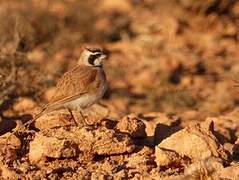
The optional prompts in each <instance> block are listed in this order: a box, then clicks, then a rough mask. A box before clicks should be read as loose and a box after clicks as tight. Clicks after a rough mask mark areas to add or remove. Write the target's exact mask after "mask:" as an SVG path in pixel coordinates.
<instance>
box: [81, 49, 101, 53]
mask: <svg viewBox="0 0 239 180" xmlns="http://www.w3.org/2000/svg"><path fill="white" fill-rule="evenodd" d="M85 49H87V50H88V51H90V52H92V53H97V52H99V53H102V50H101V49H99V48H85Z"/></svg>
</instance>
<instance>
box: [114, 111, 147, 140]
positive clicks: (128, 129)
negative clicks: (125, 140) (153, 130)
mask: <svg viewBox="0 0 239 180" xmlns="http://www.w3.org/2000/svg"><path fill="white" fill-rule="evenodd" d="M116 128H117V129H118V130H119V131H121V132H124V133H128V134H129V135H130V136H131V137H132V138H145V137H146V132H145V128H146V126H145V124H144V123H143V121H142V120H141V119H139V118H138V117H137V115H136V114H130V115H127V116H125V117H124V118H122V119H121V120H120V121H119V123H118V124H117V126H116Z"/></svg>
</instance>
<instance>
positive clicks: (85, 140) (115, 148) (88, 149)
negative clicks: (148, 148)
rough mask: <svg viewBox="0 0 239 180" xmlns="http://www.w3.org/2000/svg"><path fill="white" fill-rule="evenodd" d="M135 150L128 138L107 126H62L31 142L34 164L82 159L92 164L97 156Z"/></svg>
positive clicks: (41, 133)
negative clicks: (60, 159)
mask: <svg viewBox="0 0 239 180" xmlns="http://www.w3.org/2000/svg"><path fill="white" fill-rule="evenodd" d="M134 148H135V146H134V145H133V144H132V142H131V140H130V138H129V137H128V136H127V135H125V134H122V133H116V132H115V131H113V130H109V129H106V128H105V127H100V128H99V129H91V128H88V127H83V128H80V127H68V128H63V127H62V128H58V129H51V131H48V130H43V131H40V132H38V133H37V134H36V137H35V139H34V140H33V141H32V142H31V143H30V152H29V159H30V161H31V162H32V163H37V162H40V161H44V160H45V159H46V157H50V158H63V157H65V158H71V157H79V158H80V160H81V161H88V160H90V159H92V158H93V157H95V155H113V154H123V153H126V152H128V153H130V152H132V151H133V150H134Z"/></svg>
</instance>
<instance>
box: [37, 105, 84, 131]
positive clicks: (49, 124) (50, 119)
mask: <svg viewBox="0 0 239 180" xmlns="http://www.w3.org/2000/svg"><path fill="white" fill-rule="evenodd" d="M73 114H74V118H75V119H76V120H77V123H78V121H82V120H80V117H79V116H80V115H79V113H75V112H74V113H73ZM69 125H75V122H74V120H73V118H72V116H71V114H70V113H69V111H67V110H65V109H63V110H58V111H53V112H50V113H47V114H43V115H42V116H40V117H39V118H37V119H36V122H35V127H36V128H38V129H40V130H43V129H52V128H55V127H62V126H69Z"/></svg>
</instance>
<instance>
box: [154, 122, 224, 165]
mask: <svg viewBox="0 0 239 180" xmlns="http://www.w3.org/2000/svg"><path fill="white" fill-rule="evenodd" d="M212 131H213V122H204V123H201V124H195V125H193V126H189V127H186V128H184V129H182V130H180V131H178V132H176V133H174V134H172V135H171V136H170V137H168V138H166V139H164V140H163V141H162V142H161V143H160V144H159V145H158V146H156V147H155V152H156V153H155V156H156V162H157V165H158V166H161V162H164V163H163V165H165V162H170V161H167V160H168V159H170V158H171V159H175V158H177V156H176V155H174V153H177V154H178V155H179V156H180V157H184V156H185V157H188V158H190V160H191V161H192V162H197V161H200V160H205V159H207V158H210V157H217V158H220V159H222V160H223V161H225V160H226V159H227V155H226V153H225V150H224V149H223V147H222V146H221V145H220V144H219V143H218V141H217V139H216V137H215V136H214V135H213V134H212ZM165 150H166V152H165ZM168 151H172V152H174V153H173V156H172V153H168ZM168 154H169V155H168ZM167 156H169V157H167ZM171 156H172V157H171ZM162 157H163V160H162ZM165 157H166V158H165ZM165 159H166V160H165Z"/></svg>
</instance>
